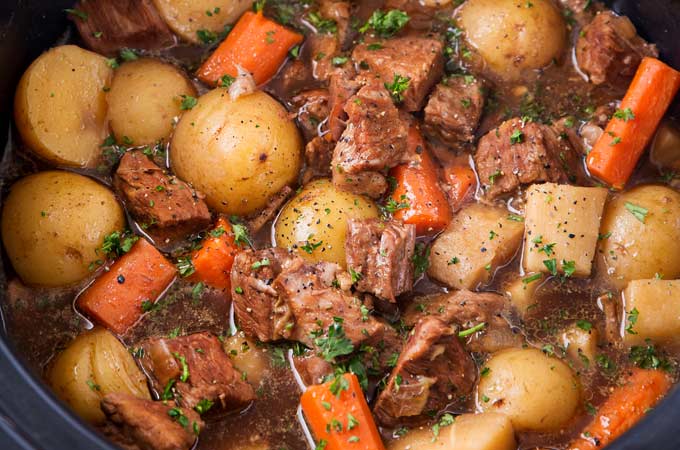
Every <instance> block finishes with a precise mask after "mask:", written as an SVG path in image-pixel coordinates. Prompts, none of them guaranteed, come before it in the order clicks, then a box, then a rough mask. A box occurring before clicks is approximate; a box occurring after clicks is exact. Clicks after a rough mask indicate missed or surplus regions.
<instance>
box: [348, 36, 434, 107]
mask: <svg viewBox="0 0 680 450" xmlns="http://www.w3.org/2000/svg"><path fill="white" fill-rule="evenodd" d="M376 45H380V46H381V48H379V49H375V46H376ZM443 51H444V44H442V43H441V42H440V41H438V40H436V39H431V38H426V37H403V38H395V39H389V40H386V41H381V42H380V44H373V45H371V44H368V43H365V44H359V45H357V46H356V48H355V49H354V52H353V53H352V59H353V60H354V61H355V62H356V63H357V64H359V66H360V67H362V68H363V67H366V66H367V69H366V70H367V71H370V73H372V74H374V75H376V76H377V77H378V78H380V81H381V83H386V84H391V83H393V82H394V79H395V77H396V76H397V75H399V76H401V77H404V78H408V79H409V82H408V88H407V89H406V91H404V92H403V94H402V95H403V99H404V100H403V102H402V106H403V108H404V109H405V110H406V111H419V110H420V109H421V108H422V107H423V103H424V102H425V97H426V96H427V94H428V93H429V92H430V89H432V87H433V86H434V85H435V83H437V81H439V79H441V77H442V75H443V74H444V53H443Z"/></svg>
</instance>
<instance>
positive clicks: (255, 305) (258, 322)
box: [232, 249, 399, 363]
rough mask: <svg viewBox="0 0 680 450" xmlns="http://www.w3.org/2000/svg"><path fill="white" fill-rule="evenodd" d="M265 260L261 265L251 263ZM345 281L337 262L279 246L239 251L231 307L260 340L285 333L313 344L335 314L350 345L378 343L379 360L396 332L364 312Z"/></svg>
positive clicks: (395, 338)
mask: <svg viewBox="0 0 680 450" xmlns="http://www.w3.org/2000/svg"><path fill="white" fill-rule="evenodd" d="M265 260H266V261H267V265H261V264H255V263H257V262H258V261H259V262H260V263H261V262H263V261H265ZM350 285H351V281H350V280H349V275H348V274H347V272H344V271H342V270H341V269H340V266H338V265H337V264H331V263H317V264H313V265H312V264H308V263H306V262H305V260H303V259H302V258H301V257H299V256H294V255H292V254H290V253H288V252H286V251H285V250H282V249H266V250H259V251H256V252H253V251H245V252H241V253H239V254H238V255H237V256H236V259H235V260H234V266H233V268H232V286H234V293H233V302H234V310H235V313H236V319H237V322H238V324H239V326H240V327H241V329H242V330H243V331H244V332H245V334H246V335H248V336H251V337H256V338H257V339H259V340H260V341H262V342H271V341H276V340H282V339H288V340H294V341H298V342H302V343H304V344H305V345H307V346H308V347H312V348H318V343H317V342H316V337H318V336H322V335H324V334H325V333H326V332H327V330H328V329H329V328H330V327H331V325H333V324H335V323H336V320H337V318H339V319H340V320H341V322H342V328H343V331H344V333H345V334H346V337H347V339H349V340H350V341H351V342H352V344H353V345H354V346H355V348H358V346H359V345H362V344H366V345H371V346H375V347H376V348H380V349H381V352H380V354H379V355H377V356H378V359H379V360H380V361H384V360H386V359H387V357H386V356H385V355H383V353H384V352H383V350H384V351H388V350H391V349H394V348H395V347H398V346H399V342H398V341H399V339H398V336H397V334H396V332H395V331H394V330H393V329H392V328H391V327H390V326H388V325H387V324H385V323H384V322H382V321H380V320H378V319H376V318H375V317H373V316H371V315H370V314H368V312H369V311H368V309H367V307H366V305H365V304H364V303H362V302H361V300H359V299H358V298H356V297H354V296H353V295H351V294H350V292H349V290H348V289H349V286H350ZM334 286H340V288H336V287H334ZM343 288H346V289H343ZM381 363H382V362H381Z"/></svg>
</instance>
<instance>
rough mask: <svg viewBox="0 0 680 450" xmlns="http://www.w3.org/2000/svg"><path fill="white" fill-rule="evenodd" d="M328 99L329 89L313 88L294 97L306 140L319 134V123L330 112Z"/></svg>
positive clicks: (299, 121) (298, 119)
mask: <svg viewBox="0 0 680 450" xmlns="http://www.w3.org/2000/svg"><path fill="white" fill-rule="evenodd" d="M328 100H329V93H328V90H327V89H312V90H309V91H304V92H301V93H300V94H298V95H296V96H295V97H293V106H295V108H297V114H296V117H297V123H298V125H299V126H300V128H301V129H302V133H303V134H304V136H305V139H306V140H308V141H309V140H311V139H312V138H314V137H316V136H318V135H319V124H321V123H322V122H323V121H324V120H326V118H327V117H328V114H329V112H330V109H329V107H328Z"/></svg>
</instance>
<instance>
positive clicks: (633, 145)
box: [586, 58, 680, 189]
mask: <svg viewBox="0 0 680 450" xmlns="http://www.w3.org/2000/svg"><path fill="white" fill-rule="evenodd" d="M679 88H680V72H677V71H676V70H673V69H672V68H670V67H668V66H667V65H666V64H664V63H662V62H661V61H659V60H657V59H654V58H644V59H643V60H642V63H641V64H640V67H639V68H638V70H637V73H636V74H635V78H634V79H633V82H632V83H631V84H630V86H629V87H628V92H627V93H626V95H625V97H624V98H623V101H622V102H621V108H620V110H619V111H617V113H616V115H615V117H613V118H612V119H611V120H610V121H609V124H608V125H607V128H606V129H605V132H604V133H602V136H601V137H600V139H598V141H597V143H596V144H595V146H594V147H593V150H592V151H591V152H590V153H589V154H588V157H587V160H586V162H587V165H588V170H590V173H591V174H592V175H594V176H596V177H597V178H599V179H600V180H602V181H604V182H606V183H608V184H610V185H611V186H613V187H614V188H617V189H622V188H623V187H624V186H625V184H626V182H627V181H628V178H630V176H631V174H632V173H633V170H634V169H635V166H636V165H637V162H638V160H639V159H640V157H641V156H642V153H643V152H644V150H645V147H647V144H649V141H650V140H651V139H652V137H653V135H654V131H655V130H656V128H657V127H658V126H659V122H660V121H661V119H662V118H663V115H664V114H665V113H666V110H667V109H668V107H669V106H670V104H671V102H672V101H673V97H675V94H676V93H677V92H678V89H679Z"/></svg>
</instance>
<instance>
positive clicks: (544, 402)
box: [477, 348, 581, 432]
mask: <svg viewBox="0 0 680 450" xmlns="http://www.w3.org/2000/svg"><path fill="white" fill-rule="evenodd" d="M485 367H487V368H488V369H489V374H488V375H486V376H484V377H482V378H481V379H480V381H479V385H478V387H477V399H478V405H479V407H480V408H481V409H482V410H483V411H484V412H497V413H502V414H505V415H507V416H508V417H509V418H510V420H511V421H512V424H513V425H514V427H515V429H516V430H518V431H540V432H543V431H552V430H556V429H558V428H560V427H561V426H563V425H565V424H566V423H567V422H568V421H569V420H570V419H571V417H572V416H573V415H574V412H575V411H576V409H577V408H578V406H579V404H580V397H581V395H580V385H579V383H578V380H577V378H576V377H575V376H574V374H573V373H572V371H571V369H569V367H568V366H567V365H566V364H564V363H563V362H562V361H560V360H558V359H556V358H551V357H548V356H546V355H545V354H543V352H541V351H540V350H537V349H534V348H528V349H512V350H504V351H501V352H498V353H495V354H494V355H493V356H492V357H491V359H489V361H487V363H486V365H485ZM487 399H488V401H485V400H487Z"/></svg>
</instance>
